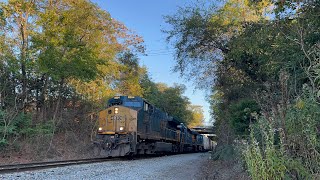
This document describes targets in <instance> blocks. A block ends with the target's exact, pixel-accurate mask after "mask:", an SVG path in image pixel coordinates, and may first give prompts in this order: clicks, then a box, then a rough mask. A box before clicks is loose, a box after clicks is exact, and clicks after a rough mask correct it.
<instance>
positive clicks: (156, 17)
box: [92, 0, 210, 124]
mask: <svg viewBox="0 0 320 180" xmlns="http://www.w3.org/2000/svg"><path fill="white" fill-rule="evenodd" d="M92 2H94V3H96V4H97V5H98V6H99V7H101V8H102V9H104V10H106V11H108V12H109V13H110V14H111V16H112V18H115V19H117V20H118V21H121V22H122V23H124V24H125V25H126V26H127V27H128V28H129V29H131V30H133V31H135V32H136V33H137V34H139V35H140V36H142V37H143V39H144V41H145V45H146V52H147V54H149V56H139V58H140V63H141V65H145V66H146V67H147V68H148V71H149V74H150V75H151V77H152V79H153V80H154V81H155V82H163V83H166V84H168V85H170V86H171V85H173V84H174V83H179V84H184V85H186V87H187V90H186V92H185V96H187V97H188V98H189V99H190V101H191V103H192V104H195V105H201V106H203V110H204V115H205V119H206V122H207V123H208V122H209V119H210V115H209V104H208V102H206V100H205V93H204V92H203V91H200V90H195V88H194V85H193V84H192V82H186V81H185V80H184V79H183V78H181V77H180V75H179V73H174V72H172V68H173V66H174V64H175V61H174V57H173V48H172V47H171V46H170V45H169V44H168V43H167V42H166V41H165V38H166V34H164V33H162V32H161V29H165V28H168V27H169V25H168V24H166V23H165V21H164V18H163V16H164V15H172V14H174V13H175V12H176V10H177V7H178V6H184V5H186V3H188V1H185V0H135V1H132V0H108V1H106V0H92ZM189 2H190V1H189ZM208 124H209V123H208Z"/></svg>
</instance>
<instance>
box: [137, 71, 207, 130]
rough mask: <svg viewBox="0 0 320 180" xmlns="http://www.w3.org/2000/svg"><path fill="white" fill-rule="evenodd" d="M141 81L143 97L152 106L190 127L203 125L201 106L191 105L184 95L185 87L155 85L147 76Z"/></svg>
mask: <svg viewBox="0 0 320 180" xmlns="http://www.w3.org/2000/svg"><path fill="white" fill-rule="evenodd" d="M140 81H141V85H142V87H143V89H144V93H143V97H144V98H145V99H147V100H148V101H149V102H150V103H151V104H153V105H155V106H156V107H157V108H160V109H161V110H162V111H164V112H167V113H168V114H169V115H171V116H173V117H175V118H177V119H179V120H180V121H181V122H183V123H185V124H187V125H189V126H196V125H202V122H203V112H202V109H201V106H194V105H191V103H190V101H189V99H188V98H187V97H185V96H184V95H183V93H184V91H185V86H183V85H178V84H175V85H174V86H173V87H168V86H167V85H166V84H163V83H154V82H152V81H151V80H150V78H149V77H148V75H147V74H145V75H144V76H143V77H142V79H141V80H140Z"/></svg>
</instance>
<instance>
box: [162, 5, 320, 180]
mask: <svg viewBox="0 0 320 180" xmlns="http://www.w3.org/2000/svg"><path fill="white" fill-rule="evenodd" d="M319 10H320V3H319V1H310V2H304V3H295V2H292V1H278V2H277V1H268V0H262V1H240V0H229V1H226V2H225V3H224V4H223V5H221V4H218V5H216V4H213V3H211V4H210V3H209V4H208V3H207V4H198V6H196V7H195V6H192V7H185V8H181V9H180V10H179V11H178V12H177V14H175V15H173V16H168V17H167V18H166V20H167V22H168V23H169V24H170V25H172V28H171V29H169V30H166V32H167V34H168V41H169V42H171V43H173V45H174V46H175V49H176V60H177V63H176V70H179V71H180V72H181V73H183V74H184V75H185V77H186V78H188V79H193V80H194V81H195V82H197V83H198V87H199V88H205V89H207V90H208V91H210V92H212V93H211V98H210V100H209V101H210V103H211V107H212V115H213V116H214V119H215V122H214V125H215V126H216V127H217V135H218V137H219V139H218V141H219V142H218V147H217V151H216V153H215V155H214V157H215V158H221V159H223V158H225V157H230V156H229V155H227V156H226V154H225V153H229V154H230V152H234V153H235V152H236V151H232V150H230V147H233V148H234V150H236V149H241V150H242V153H240V154H242V155H243V156H242V157H243V160H244V161H245V164H246V168H247V169H248V172H249V174H250V176H251V177H252V178H253V179H317V178H319V173H320V171H319V169H320V164H319V162H320V161H319V158H320V146H319V145H320V134H319V132H320V129H319V128H320V121H319V118H318V117H319V116H318V112H319V108H320V106H319V94H320V93H319V92H320V86H319V73H318V71H319V66H318V65H319V54H320V48H319V44H320V36H319V28H320V18H319V16H320V11H319Z"/></svg>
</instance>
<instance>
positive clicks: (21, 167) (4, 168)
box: [0, 158, 116, 174]
mask: <svg viewBox="0 0 320 180" xmlns="http://www.w3.org/2000/svg"><path fill="white" fill-rule="evenodd" d="M111 160H116V159H115V158H112V159H111V158H92V159H75V160H66V161H50V162H38V163H25V164H10V165H1V166H0V174H6V173H14V172H23V171H31V170H39V169H48V168H54V167H64V166H71V165H78V164H90V163H98V162H105V161H111Z"/></svg>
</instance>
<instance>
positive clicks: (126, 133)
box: [94, 96, 207, 157]
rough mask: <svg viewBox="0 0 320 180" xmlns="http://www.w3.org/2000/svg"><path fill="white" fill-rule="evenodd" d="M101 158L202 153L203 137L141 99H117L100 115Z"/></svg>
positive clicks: (98, 144) (97, 148)
mask: <svg viewBox="0 0 320 180" xmlns="http://www.w3.org/2000/svg"><path fill="white" fill-rule="evenodd" d="M98 121H99V128H98V134H97V138H96V141H95V142H94V144H95V154H96V155H98V156H108V157H109V156H111V157H117V156H131V155H137V154H160V153H182V152H191V151H203V150H205V146H204V142H206V141H204V137H203V136H202V135H201V134H199V133H197V132H195V131H191V130H190V129H189V128H187V127H186V126H185V125H184V124H183V123H181V122H180V121H179V120H177V119H176V118H173V117H171V116H169V115H168V114H167V113H165V112H162V111H161V110H159V109H158V108H156V107H154V106H153V105H151V104H150V103H148V102H147V101H146V100H144V99H143V98H141V97H132V96H115V97H114V98H111V99H110V100H109V101H108V104H107V108H106V109H104V110H102V111H100V112H99V119H98ZM206 148H207V147H206Z"/></svg>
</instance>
